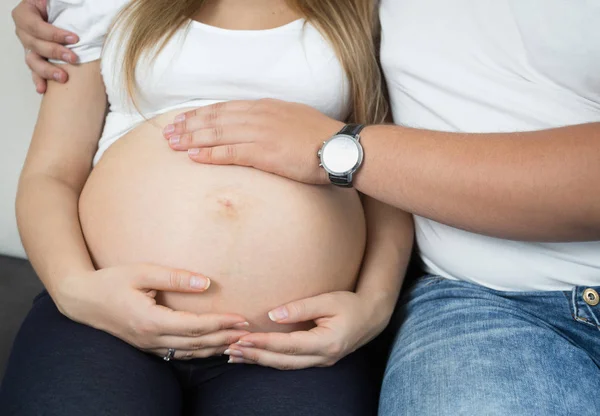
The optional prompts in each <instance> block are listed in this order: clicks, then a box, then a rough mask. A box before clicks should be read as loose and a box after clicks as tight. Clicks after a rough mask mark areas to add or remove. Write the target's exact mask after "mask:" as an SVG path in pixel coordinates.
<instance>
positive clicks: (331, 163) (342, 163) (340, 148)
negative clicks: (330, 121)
mask: <svg viewBox="0 0 600 416" xmlns="http://www.w3.org/2000/svg"><path fill="white" fill-rule="evenodd" d="M321 157H322V160H323V165H324V166H326V167H327V170H329V171H330V172H331V173H333V174H339V175H342V174H345V173H347V172H349V171H351V170H352V168H354V167H355V166H356V165H357V164H358V162H359V159H360V151H359V149H358V145H357V143H356V142H355V141H354V140H352V138H350V137H349V136H343V135H340V136H336V137H334V138H333V139H331V140H330V141H328V142H327V143H326V144H325V146H324V147H323V153H322V156H321Z"/></svg>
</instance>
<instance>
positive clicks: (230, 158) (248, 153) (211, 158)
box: [188, 143, 257, 166]
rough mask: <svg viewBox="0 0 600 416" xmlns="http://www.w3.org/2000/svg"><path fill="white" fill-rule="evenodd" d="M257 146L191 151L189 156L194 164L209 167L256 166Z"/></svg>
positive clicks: (233, 145) (239, 145) (247, 144)
mask: <svg viewBox="0 0 600 416" xmlns="http://www.w3.org/2000/svg"><path fill="white" fill-rule="evenodd" d="M253 149H256V145H254V144H250V143H242V144H228V145H224V146H216V147H205V148H203V149H190V150H188V156H189V157H190V159H192V160H193V161H194V162H197V163H204V164H208V165H238V166H254V164H255V158H256V156H257V152H256V151H255V150H253Z"/></svg>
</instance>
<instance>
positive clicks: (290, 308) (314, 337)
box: [225, 292, 390, 370]
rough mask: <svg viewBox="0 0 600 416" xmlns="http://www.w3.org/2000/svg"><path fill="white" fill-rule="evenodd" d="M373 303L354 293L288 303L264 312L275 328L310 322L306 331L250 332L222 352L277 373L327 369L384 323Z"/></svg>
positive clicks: (384, 316)
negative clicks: (276, 370)
mask: <svg viewBox="0 0 600 416" xmlns="http://www.w3.org/2000/svg"><path fill="white" fill-rule="evenodd" d="M375 303H376V301H373V300H371V299H368V298H366V297H364V296H361V295H359V294H356V293H353V292H333V293H327V294H324V295H319V296H315V297H312V298H308V299H304V300H300V301H296V302H291V303H288V304H287V305H285V306H282V307H280V308H277V309H275V310H273V311H271V312H270V313H269V317H270V318H271V320H273V321H275V322H277V323H280V324H291V323H298V322H306V321H314V322H315V324H316V325H317V326H316V327H314V328H313V329H311V330H309V331H298V332H291V333H287V334H286V333H262V334H259V333H253V334H249V335H245V336H243V337H242V338H241V339H240V341H239V342H237V343H236V344H233V345H231V346H230V347H229V349H228V350H227V351H225V354H226V355H229V356H230V363H236V364H259V365H262V366H266V367H273V368H277V369H279V370H298V369H303V368H309V367H329V366H332V365H334V364H336V363H337V362H338V361H339V360H341V359H342V358H344V357H345V356H347V355H348V354H350V353H352V352H354V351H356V350H357V349H359V348H360V347H362V346H364V345H365V344H367V343H368V342H369V341H371V340H372V339H374V338H375V337H376V336H377V335H379V334H380V333H381V332H382V331H383V329H385V327H386V326H387V324H388V322H389V318H390V316H389V314H385V313H381V312H380V311H379V308H378V307H377V305H376V304H375Z"/></svg>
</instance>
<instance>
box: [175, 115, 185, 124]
mask: <svg viewBox="0 0 600 416" xmlns="http://www.w3.org/2000/svg"><path fill="white" fill-rule="evenodd" d="M184 120H185V114H179V115H178V116H177V117H175V123H181V122H182V121H184Z"/></svg>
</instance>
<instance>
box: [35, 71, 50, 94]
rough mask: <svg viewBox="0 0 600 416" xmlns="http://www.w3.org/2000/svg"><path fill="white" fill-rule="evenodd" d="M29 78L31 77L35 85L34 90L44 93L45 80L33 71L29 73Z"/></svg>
mask: <svg viewBox="0 0 600 416" xmlns="http://www.w3.org/2000/svg"><path fill="white" fill-rule="evenodd" d="M31 78H32V79H33V84H34V85H35V90H36V91H37V93H38V94H44V93H45V92H46V87H47V85H46V80H45V79H44V78H42V77H40V76H39V75H38V74H36V73H35V72H32V73H31Z"/></svg>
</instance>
